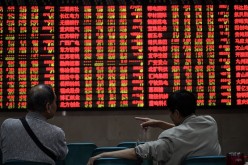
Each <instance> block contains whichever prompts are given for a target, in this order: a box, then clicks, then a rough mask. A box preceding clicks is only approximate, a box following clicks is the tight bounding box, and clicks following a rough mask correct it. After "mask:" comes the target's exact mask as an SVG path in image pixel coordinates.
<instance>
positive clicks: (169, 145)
mask: <svg viewBox="0 0 248 165" xmlns="http://www.w3.org/2000/svg"><path fill="white" fill-rule="evenodd" d="M167 106H168V108H169V113H170V118H171V120H172V121H173V124H172V123H168V122H164V121H161V120H154V119H150V118H141V117H137V118H136V119H138V120H141V121H143V123H141V126H142V127H143V128H144V129H147V127H158V128H161V129H163V130H164V131H163V132H162V133H161V134H160V135H159V137H158V139H157V140H155V141H150V142H146V143H144V144H140V145H138V146H137V147H135V148H131V149H125V150H121V151H114V152H106V153H102V154H99V155H97V156H95V157H92V158H90V160H89V162H88V165H93V163H94V161H95V160H96V159H98V158H102V157H118V158H126V159H152V160H153V161H155V162H156V164H159V165H165V164H166V165H180V164H181V163H182V162H183V160H184V159H185V158H187V157H191V156H206V155H220V154H221V147H220V144H219V141H218V129H217V123H216V121H215V120H214V119H213V118H212V117H211V116H196V115H195V110H196V99H195V96H194V95H193V94H192V93H191V92H188V91H186V90H181V91H176V92H174V93H173V94H171V95H170V96H169V98H168V100H167Z"/></svg>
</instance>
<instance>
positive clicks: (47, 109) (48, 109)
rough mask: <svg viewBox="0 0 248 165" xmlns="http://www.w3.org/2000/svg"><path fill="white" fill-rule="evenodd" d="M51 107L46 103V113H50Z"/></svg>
mask: <svg viewBox="0 0 248 165" xmlns="http://www.w3.org/2000/svg"><path fill="white" fill-rule="evenodd" d="M50 109H51V105H50V104H49V103H46V111H47V112H48V113H50Z"/></svg>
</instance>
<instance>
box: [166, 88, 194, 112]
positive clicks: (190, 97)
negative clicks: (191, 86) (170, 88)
mask: <svg viewBox="0 0 248 165" xmlns="http://www.w3.org/2000/svg"><path fill="white" fill-rule="evenodd" d="M167 106H168V108H169V110H170V111H172V112H174V111H175V110H176V109H177V110H178V111H179V113H180V114H181V116H183V117H186V116H189V115H191V114H194V113H195V110H196V98H195V96H194V94H193V93H191V92H189V91H186V90H179V91H176V92H174V93H172V94H171V95H170V96H169V98H168V99H167Z"/></svg>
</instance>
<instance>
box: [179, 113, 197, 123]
mask: <svg viewBox="0 0 248 165" xmlns="http://www.w3.org/2000/svg"><path fill="white" fill-rule="evenodd" d="M195 117H196V115H195V114H192V115H189V116H187V117H185V118H184V119H183V121H182V122H181V124H183V123H186V122H187V121H189V120H190V119H192V118H195Z"/></svg>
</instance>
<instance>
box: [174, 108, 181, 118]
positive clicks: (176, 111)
mask: <svg viewBox="0 0 248 165" xmlns="http://www.w3.org/2000/svg"><path fill="white" fill-rule="evenodd" d="M174 113H176V115H177V116H178V117H181V114H180V112H179V111H178V110H177V109H175V112H174Z"/></svg>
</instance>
